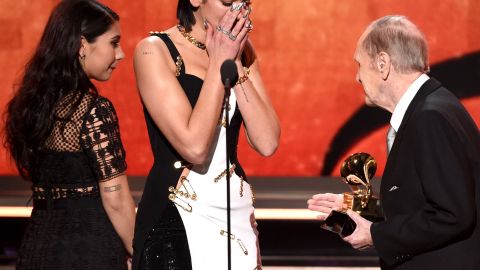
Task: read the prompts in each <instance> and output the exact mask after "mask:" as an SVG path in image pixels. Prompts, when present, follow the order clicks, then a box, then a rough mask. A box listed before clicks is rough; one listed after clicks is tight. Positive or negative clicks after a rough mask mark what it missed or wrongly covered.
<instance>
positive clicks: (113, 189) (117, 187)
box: [103, 184, 122, 192]
mask: <svg viewBox="0 0 480 270" xmlns="http://www.w3.org/2000/svg"><path fill="white" fill-rule="evenodd" d="M121 188H122V185H121V184H118V185H115V186H110V187H104V188H103V191H105V192H115V191H119V190H120V189H121Z"/></svg>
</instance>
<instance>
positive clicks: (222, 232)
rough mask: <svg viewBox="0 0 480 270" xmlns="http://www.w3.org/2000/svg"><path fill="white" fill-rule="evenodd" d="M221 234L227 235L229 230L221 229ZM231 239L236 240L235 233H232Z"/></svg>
mask: <svg viewBox="0 0 480 270" xmlns="http://www.w3.org/2000/svg"><path fill="white" fill-rule="evenodd" d="M220 234H221V235H223V236H227V231H224V230H220ZM230 239H231V240H234V239H235V235H233V234H230Z"/></svg>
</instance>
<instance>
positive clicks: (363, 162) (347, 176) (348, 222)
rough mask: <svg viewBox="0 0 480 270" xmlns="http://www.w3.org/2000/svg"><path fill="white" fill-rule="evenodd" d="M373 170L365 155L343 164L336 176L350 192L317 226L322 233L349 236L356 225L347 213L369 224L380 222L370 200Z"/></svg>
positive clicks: (374, 202) (372, 198)
mask: <svg viewBox="0 0 480 270" xmlns="http://www.w3.org/2000/svg"><path fill="white" fill-rule="evenodd" d="M376 170H377V162H376V161H375V159H374V158H373V157H372V156H371V155H370V154H367V153H356V154H353V155H351V156H350V157H348V158H347V159H346V160H345V161H344V162H343V164H342V168H341V169H340V175H341V176H342V178H343V180H344V181H345V183H347V184H348V185H349V187H350V188H351V190H352V191H351V192H344V193H343V207H342V209H341V210H340V211H336V210H333V211H332V212H331V213H330V215H329V216H328V217H327V219H325V221H324V223H323V224H322V225H321V227H322V228H323V229H326V230H329V231H332V232H335V233H338V234H340V235H341V236H342V237H345V236H348V235H350V234H352V233H353V231H354V230H355V228H356V224H355V222H354V221H353V220H352V219H351V218H350V217H349V216H348V215H347V210H348V209H351V210H352V211H355V212H357V213H358V214H360V216H362V217H364V218H366V219H368V220H370V221H377V220H381V219H382V214H381V212H380V207H379V200H378V198H377V197H375V196H373V194H372V185H371V184H370V180H371V179H372V178H373V175H374V174H375V171H376Z"/></svg>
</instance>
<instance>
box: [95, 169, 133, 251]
mask: <svg viewBox="0 0 480 270" xmlns="http://www.w3.org/2000/svg"><path fill="white" fill-rule="evenodd" d="M99 186H100V196H101V198H102V203H103V207H104V208H105V211H106V212H107V215H108V218H109V219H110V221H111V222H112V224H113V227H114V228H115V231H116V232H117V233H118V235H119V236H120V238H121V239H122V242H123V245H124V246H125V248H126V250H127V251H128V254H129V255H130V256H132V254H133V248H132V242H133V229H134V224H135V203H134V201H133V198H132V195H131V194H130V188H129V186H128V181H127V176H126V175H120V176H118V177H116V178H114V179H112V180H109V181H106V182H100V183H99Z"/></svg>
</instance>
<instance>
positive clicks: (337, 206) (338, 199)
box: [307, 193, 343, 220]
mask: <svg viewBox="0 0 480 270" xmlns="http://www.w3.org/2000/svg"><path fill="white" fill-rule="evenodd" d="M307 204H308V209H310V210H313V211H318V212H320V213H322V215H319V216H317V218H318V219H320V220H325V219H326V218H327V216H328V215H329V214H330V212H332V210H341V209H342V206H343V195H342V194H333V193H321V194H316V195H313V196H312V198H311V199H309V200H308V201H307Z"/></svg>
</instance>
